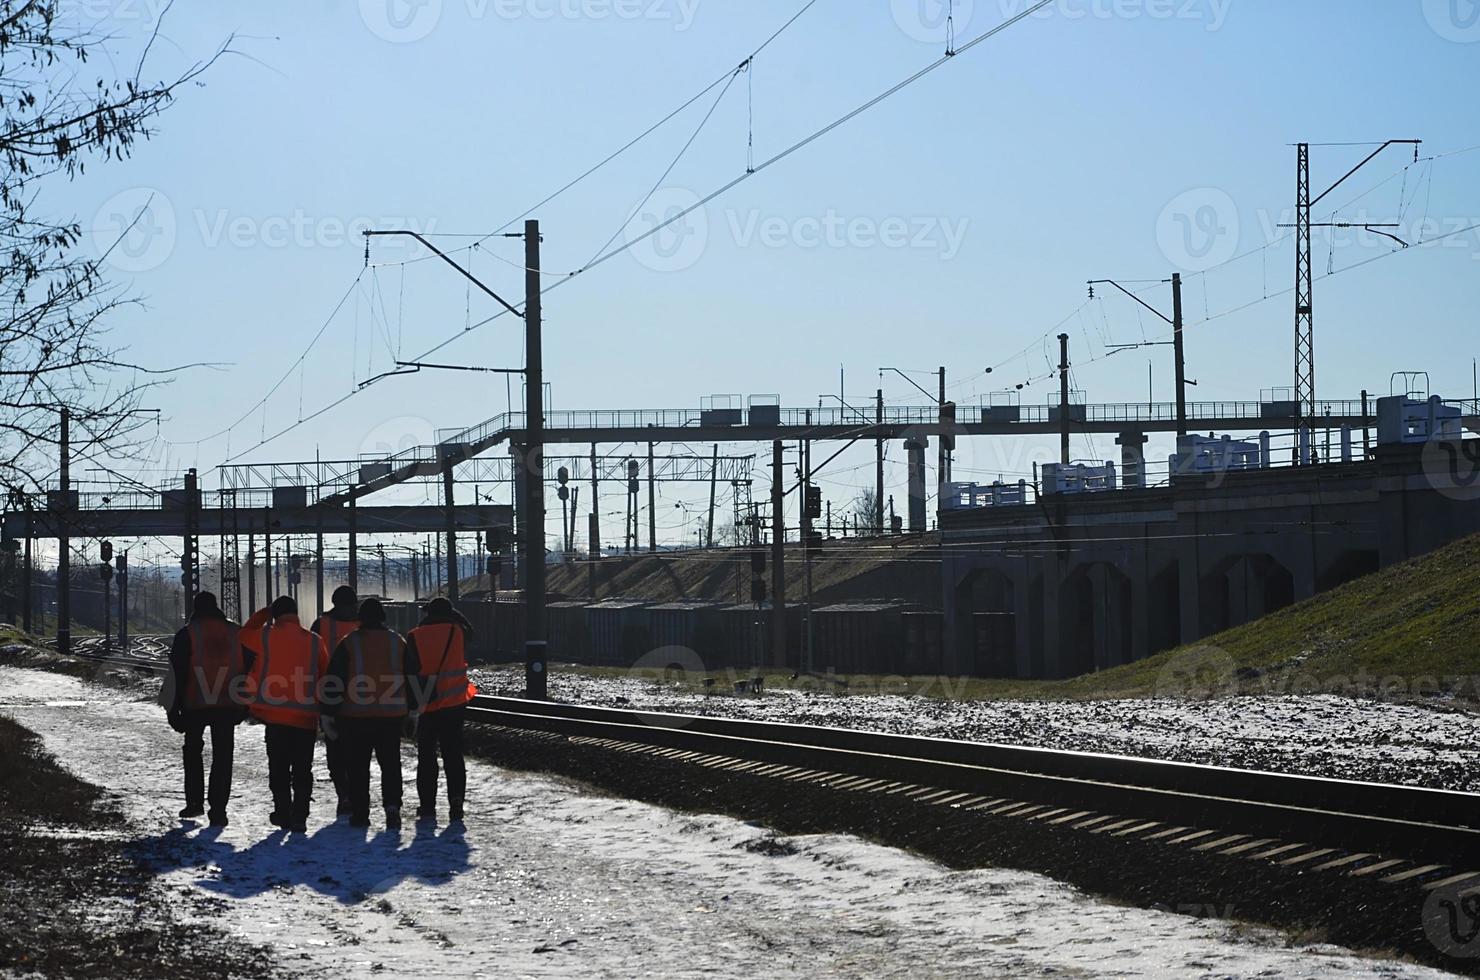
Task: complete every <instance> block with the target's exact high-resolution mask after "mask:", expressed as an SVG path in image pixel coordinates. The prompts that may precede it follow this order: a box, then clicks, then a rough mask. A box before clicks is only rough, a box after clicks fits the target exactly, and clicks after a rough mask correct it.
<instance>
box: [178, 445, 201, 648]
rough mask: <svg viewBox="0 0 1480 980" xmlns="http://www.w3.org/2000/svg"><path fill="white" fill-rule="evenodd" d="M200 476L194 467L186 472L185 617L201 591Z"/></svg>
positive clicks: (183, 559)
mask: <svg viewBox="0 0 1480 980" xmlns="http://www.w3.org/2000/svg"><path fill="white" fill-rule="evenodd" d="M200 505H201V492H200V477H199V475H198V474H197V473H196V471H195V469H194V468H191V469H189V470H187V471H186V473H185V546H184V548H182V549H181V552H182V553H181V556H180V564H181V566H182V567H183V568H184V572H183V573H182V574H181V576H180V582H181V584H182V585H184V586H185V589H184V591H185V603H184V610H183V612H184V617H183V618H184V619H187V620H188V619H189V618H190V616H191V614H192V613H193V612H194V611H195V596H196V594H197V593H199V592H200Z"/></svg>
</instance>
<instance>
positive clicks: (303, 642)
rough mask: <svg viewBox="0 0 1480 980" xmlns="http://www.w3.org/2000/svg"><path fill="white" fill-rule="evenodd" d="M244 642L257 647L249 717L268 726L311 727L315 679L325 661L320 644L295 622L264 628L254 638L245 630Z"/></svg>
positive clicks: (325, 653)
mask: <svg viewBox="0 0 1480 980" xmlns="http://www.w3.org/2000/svg"><path fill="white" fill-rule="evenodd" d="M246 643H247V645H248V646H249V647H251V646H257V651H256V652H257V662H256V663H255V664H253V665H252V683H251V689H252V694H253V697H252V703H251V706H250V708H249V710H250V711H251V713H252V717H254V718H257V719H258V720H260V721H263V722H265V723H267V724H269V725H291V726H293V727H294V728H309V729H311V728H313V727H315V726H316V725H317V724H318V722H319V704H318V690H319V678H320V677H321V676H322V675H323V672H324V668H325V667H326V666H327V664H328V659H329V654H328V651H327V650H325V648H324V641H323V640H322V639H321V638H320V637H317V636H315V635H314V634H312V633H310V632H309V631H308V630H306V629H304V628H303V627H302V626H300V625H298V623H297V621H296V619H295V620H293V621H291V622H288V621H284V620H279V621H278V622H277V623H276V624H274V625H271V626H264V627H262V630H261V632H260V633H259V634H258V635H257V636H253V635H252V631H250V630H249V631H248V632H247V637H246ZM258 644H260V646H258Z"/></svg>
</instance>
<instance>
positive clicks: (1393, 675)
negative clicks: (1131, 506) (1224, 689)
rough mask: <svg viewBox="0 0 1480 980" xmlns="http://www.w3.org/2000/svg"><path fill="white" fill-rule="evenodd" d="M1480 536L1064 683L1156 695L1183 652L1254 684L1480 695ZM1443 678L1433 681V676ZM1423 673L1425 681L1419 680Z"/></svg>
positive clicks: (1085, 691) (1083, 691) (1086, 690)
mask: <svg viewBox="0 0 1480 980" xmlns="http://www.w3.org/2000/svg"><path fill="white" fill-rule="evenodd" d="M1477 638H1480V535H1477V536H1472V537H1469V538H1464V539H1462V540H1460V541H1456V542H1454V543H1453V544H1450V545H1448V546H1447V547H1445V548H1442V549H1440V550H1439V551H1436V552H1433V553H1432V554H1429V555H1425V556H1423V557H1421V558H1416V559H1413V560H1411V561H1406V562H1403V563H1402V564H1399V565H1394V566H1392V567H1390V568H1385V569H1383V570H1381V571H1379V572H1376V573H1374V574H1372V575H1368V576H1365V577H1363V578H1360V579H1357V580H1356V581H1353V582H1348V583H1347V584H1346V585H1343V586H1341V587H1339V588H1336V589H1332V590H1331V591H1330V592H1326V593H1323V594H1321V595H1318V596H1316V597H1314V598H1312V599H1308V600H1306V601H1305V602H1301V603H1298V604H1296V605H1294V606H1290V607H1289V608H1287V609H1282V610H1280V611H1279V612H1276V613H1273V614H1271V615H1269V616H1265V617H1263V618H1262V619H1258V620H1255V621H1254V622H1251V623H1247V624H1245V625H1243V626H1239V627H1236V628H1234V629H1231V630H1228V631H1226V632H1223V633H1219V634H1218V635H1216V636H1210V637H1208V638H1207V639H1205V640H1203V641H1201V642H1199V643H1197V644H1194V645H1192V646H1190V647H1184V648H1180V649H1177V650H1169V651H1167V652H1165V653H1161V654H1158V655H1157V656H1155V657H1151V658H1149V659H1147V660H1142V661H1139V662H1137V663H1134V664H1129V665H1127V666H1124V667H1118V668H1116V669H1115V670H1110V671H1105V672H1103V673H1100V674H1095V675H1089V676H1087V677H1080V678H1075V679H1074V680H1071V681H1066V682H1064V683H1063V684H1062V685H1061V687H1062V693H1063V694H1065V695H1069V696H1095V695H1101V696H1105V695H1110V696H1117V695H1127V694H1150V693H1154V692H1155V691H1156V689H1157V684H1158V683H1159V682H1160V680H1161V679H1163V678H1164V677H1165V672H1166V671H1167V670H1168V669H1169V667H1170V666H1175V664H1173V663H1172V661H1173V660H1174V658H1180V661H1181V662H1186V660H1187V659H1188V658H1190V657H1195V656H1196V651H1197V650H1198V649H1199V648H1209V647H1211V648H1216V649H1217V650H1219V651H1222V652H1223V653H1225V654H1227V655H1228V657H1230V658H1232V662H1233V665H1234V667H1235V668H1237V669H1238V670H1239V674H1240V680H1239V686H1240V688H1241V689H1242V690H1244V691H1250V692H1259V691H1262V690H1311V689H1318V690H1319V689H1325V690H1340V689H1343V688H1345V687H1346V686H1347V685H1348V682H1349V680H1350V679H1353V678H1360V677H1368V678H1372V679H1373V685H1374V686H1375V683H1376V682H1377V681H1378V680H1384V679H1386V680H1390V681H1392V682H1394V687H1395V688H1396V689H1399V690H1418V689H1419V687H1420V686H1423V687H1427V688H1429V689H1433V688H1435V687H1443V688H1445V689H1453V688H1455V687H1456V686H1460V684H1463V685H1464V686H1465V692H1464V693H1466V694H1469V695H1471V696H1474V695H1475V693H1476V691H1475V685H1474V683H1473V682H1468V681H1464V682H1461V681H1459V679H1461V678H1464V679H1468V678H1474V677H1476V676H1480V642H1477ZM1430 681H1433V683H1429V682H1430ZM1415 682H1419V684H1415Z"/></svg>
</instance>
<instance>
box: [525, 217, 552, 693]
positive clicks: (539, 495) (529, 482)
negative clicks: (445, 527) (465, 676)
mask: <svg viewBox="0 0 1480 980" xmlns="http://www.w3.org/2000/svg"><path fill="white" fill-rule="evenodd" d="M541 288H542V287H541V283H540V223H539V222H538V221H536V220H533V219H531V220H529V221H526V222H524V358H525V361H524V389H525V418H524V462H525V469H526V471H527V472H526V474H525V478H524V486H525V492H526V493H527V494H528V496H527V497H526V498H525V502H524V564H525V570H524V594H525V596H526V600H527V601H526V605H525V610H524V631H525V634H524V635H525V639H524V696H525V697H526V698H530V699H532V700H535V701H544V700H545V699H546V690H547V678H546V673H547V671H546V657H547V654H548V643H547V641H546V639H545V465H544V461H543V457H544V452H545V446H544V442H545V399H544V391H545V361H544V353H543V347H542V346H541V337H540V321H541V318H542V316H543V313H542V310H541V306H540V289H541Z"/></svg>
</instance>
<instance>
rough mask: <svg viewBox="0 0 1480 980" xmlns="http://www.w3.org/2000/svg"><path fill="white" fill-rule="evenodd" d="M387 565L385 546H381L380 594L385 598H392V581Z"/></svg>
mask: <svg viewBox="0 0 1480 980" xmlns="http://www.w3.org/2000/svg"><path fill="white" fill-rule="evenodd" d="M386 573H387V569H386V564H385V545H381V546H380V594H381V596H382V597H384V598H390V594H391V587H390V579H389V578H388V577H387V574H386Z"/></svg>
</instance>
